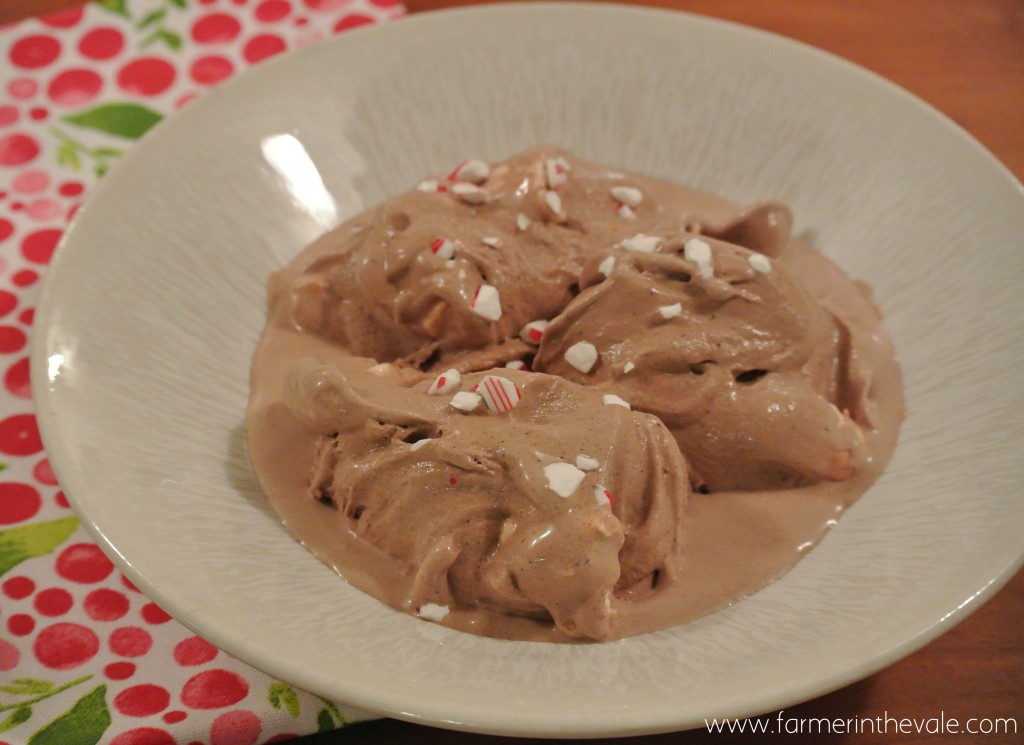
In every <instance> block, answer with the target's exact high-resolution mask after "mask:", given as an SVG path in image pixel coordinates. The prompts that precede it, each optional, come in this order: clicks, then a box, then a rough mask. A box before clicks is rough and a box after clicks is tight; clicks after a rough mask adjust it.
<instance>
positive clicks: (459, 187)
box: [452, 181, 490, 206]
mask: <svg viewBox="0 0 1024 745" xmlns="http://www.w3.org/2000/svg"><path fill="white" fill-rule="evenodd" d="M452 193H453V194H454V195H455V196H457V197H458V198H459V199H461V200H462V201H463V202H465V203H466V204H470V205H473V206H476V205H480V204H487V202H488V201H489V200H490V196H489V195H488V194H487V192H486V191H484V190H483V189H481V188H480V187H479V186H477V185H476V184H471V183H469V182H467V181H460V182H458V183H456V184H453V185H452Z"/></svg>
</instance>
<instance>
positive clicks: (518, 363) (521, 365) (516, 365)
mask: <svg viewBox="0 0 1024 745" xmlns="http://www.w3.org/2000/svg"><path fill="white" fill-rule="evenodd" d="M505 367H506V368H508V369H509V370H529V369H530V366H529V365H527V364H526V363H525V362H524V361H523V360H509V361H508V362H506V363H505Z"/></svg>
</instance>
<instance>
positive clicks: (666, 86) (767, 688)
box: [33, 4, 1024, 736]
mask: <svg viewBox="0 0 1024 745" xmlns="http://www.w3.org/2000/svg"><path fill="white" fill-rule="evenodd" d="M542 142H547V143H554V144H559V145H563V146H566V147H568V148H570V149H571V150H574V151H575V152H576V153H577V154H579V155H580V156H583V157H585V158H588V159H592V160H596V161H599V162H605V163H609V164H613V165H617V166H621V167H629V168H634V169H637V170H641V171H647V172H650V173H652V174H656V175H658V176H663V177H667V178H670V179H674V180H677V181H680V182H684V183H687V184H690V185H695V186H697V187H699V188H702V189H706V190H708V191H711V192H715V193H718V194H721V195H723V196H726V197H728V198H730V199H732V200H734V201H737V202H747V201H753V200H756V199H761V198H765V197H773V198H778V199H781V200H784V201H786V202H788V203H789V204H790V205H791V206H792V207H793V209H794V211H795V214H796V219H797V228H798V231H799V232H800V233H803V234H805V235H807V236H809V237H810V239H811V240H812V241H813V242H814V243H815V244H816V245H817V246H819V247H820V248H821V249H822V250H824V251H825V252H826V253H827V254H828V255H830V256H832V257H833V258H834V259H835V260H836V261H837V262H838V263H839V264H840V265H842V266H843V267H845V268H846V270H847V271H848V272H849V273H850V274H851V275H853V276H854V277H857V278H860V279H864V280H866V281H868V282H870V283H871V284H872V285H873V286H874V288H875V290H876V292H877V301H878V303H879V304H880V306H881V307H882V309H883V310H884V312H885V313H886V315H887V317H888V323H889V327H890V329H891V331H892V333H893V335H894V336H895V340H896V344H897V347H898V349H899V356H900V360H901V362H902V365H903V367H904V370H905V374H906V389H907V396H908V400H909V409H910V414H909V418H908V419H907V421H906V425H905V428H904V431H903V436H902V440H901V442H900V445H899V447H898V450H897V452H896V455H895V458H894V460H893V462H892V464H891V467H890V468H889V470H888V472H887V473H886V474H885V476H884V477H883V478H882V479H881V481H880V482H879V483H878V484H877V486H875V487H874V488H873V489H872V490H871V491H870V492H869V493H868V494H867V495H866V496H865V497H864V498H863V499H862V500H861V502H859V503H858V504H857V505H856V506H855V507H854V508H853V509H851V510H850V511H849V513H848V514H847V515H846V516H844V517H843V519H842V520H841V521H840V523H839V525H838V527H837V528H836V529H835V530H834V531H833V532H832V533H831V534H830V535H829V536H828V538H827V539H826V540H825V541H824V543H823V544H822V545H821V546H820V547H819V548H817V549H816V550H814V551H813V552H812V553H811V554H810V556H809V557H808V558H807V559H806V560H804V561H803V562H802V563H801V564H800V565H799V566H797V568H796V569H795V570H793V571H792V572H791V573H790V574H789V575H787V576H786V577H785V578H784V579H782V580H781V581H779V582H777V583H775V584H774V585H772V586H770V587H768V588H767V589H765V590H764V591H762V592H760V593H757V594H756V595H755V596H754V597H752V598H749V599H747V600H744V601H742V602H740V603H738V604H736V605H734V606H732V607H730V608H728V609H726V610H723V611H722V612H720V613H717V614H714V615H713V616H711V617H708V618H705V619H703V620H700V621H697V622H695V623H691V624H689V625H686V626H683V627H679V628H675V629H671V630H667V631H663V632H659V633H654V634H649V635H645V636H641V637H636V638H631V639H627V640H625V641H621V642H615V643H609V644H601V645H568V646H565V645H562V646H560V645H547V644H530V643H513V642H505V641H496V640H490V639H482V638H477V637H475V636H471V635H468V634H461V633H457V632H454V631H450V630H448V629H444V628H441V627H438V626H436V625H433V624H429V623H424V622H422V621H418V620H415V619H413V618H410V617H408V616H405V615H402V614H399V613H397V612H394V611H392V610H389V609H388V608H386V607H384V606H383V605H381V604H380V603H378V602H377V601H375V600H373V599H371V598H369V597H366V596H364V595H362V594H361V593H359V592H357V591H355V590H353V589H351V588H350V587H348V586H347V585H346V584H345V583H343V582H342V581H341V580H340V579H338V578H337V577H336V576H335V575H334V574H332V573H331V572H330V571H329V570H328V569H326V568H325V567H324V566H322V565H321V564H320V563H319V562H317V561H316V560H315V559H314V558H313V557H312V556H311V555H310V554H308V553H307V552H306V551H305V549H303V548H302V547H301V546H299V545H298V544H297V543H296V542H295V541H293V540H292V539H291V538H290V537H289V535H288V534H287V533H286V532H285V530H284V529H283V528H282V526H281V525H280V524H279V523H278V521H277V520H276V519H275V516H274V514H273V513H272V512H271V510H270V509H269V508H268V506H267V504H266V503H265V501H264V499H263V497H262V496H261V494H260V491H259V488H258V487H257V485H256V483H255V482H254V480H253V476H252V474H251V472H250V469H249V467H248V464H247V461H246V454H245V444H244V435H243V410H244V408H245V402H246V396H247V375H248V368H249V361H250V355H251V354H252V351H253V348H254V345H255V343H256V340H257V337H258V335H259V333H260V329H261V327H262V324H263V319H264V307H263V283H264V278H265V277H266V275H267V274H268V273H269V272H270V271H271V270H273V269H275V268H276V267H278V266H280V265H282V264H283V263H284V262H286V261H287V260H288V259H289V258H290V257H292V256H293V255H294V254H295V253H296V252H297V251H298V250H299V249H300V248H301V247H302V246H304V245H305V244H306V243H308V242H309V241H311V240H312V239H313V238H315V237H316V236H317V235H319V234H320V233H321V232H323V231H324V229H325V228H326V227H327V226H329V225H332V224H334V223H336V222H337V221H339V220H341V219H343V218H345V217H347V216H349V215H351V214H353V213H355V212H357V211H360V210H362V209H363V208H364V207H367V206H369V205H372V204H373V203H375V202H378V201H379V200H381V199H383V198H384V197H385V196H387V195H390V194H392V193H395V192H397V191H399V190H402V189H405V188H408V187H410V186H411V185H413V184H415V183H417V182H418V181H419V179H420V178H421V177H423V176H424V175H426V174H429V173H436V172H439V171H444V170H445V169H447V168H448V167H450V165H451V164H453V163H457V162H459V161H460V160H461V159H463V158H464V157H467V156H469V157H480V158H486V159H497V158H501V157H504V156H506V155H509V154H511V153H513V152H516V151H518V150H520V149H523V148H525V147H527V146H529V145H532V144H535V143H542ZM282 163H286V164H291V165H282ZM1021 236H1024V197H1022V193H1021V189H1020V186H1019V185H1018V184H1017V183H1016V182H1015V181H1014V180H1013V179H1012V177H1011V176H1010V175H1009V174H1008V172H1007V171H1006V170H1005V169H1004V168H1003V167H1002V166H1000V164H999V163H998V162H996V161H995V160H994V159H993V158H992V157H991V156H990V155H989V154H988V153H987V152H985V151H984V150H983V149H982V148H981V147H980V146H979V145H978V144H977V143H975V142H974V141H973V140H972V139H971V138H970V137H968V136H967V135H966V134H964V133H963V132H962V131H961V130H959V129H958V128H957V127H956V126H954V125H953V124H952V123H950V122H949V121H948V120H947V119H945V118H944V117H943V116H941V115H939V114H937V113H936V112H935V111H933V110H931V109H929V108H928V107H927V106H925V105H924V104H922V103H921V102H920V101H918V100H916V99H914V98H912V97H911V96H909V95H907V94H906V93H904V92H903V91H901V90H899V89H898V88H896V87H895V86H893V85H891V84H889V83H887V82H885V81H883V80H881V79H879V78H878V77H875V76H873V75H871V74H869V73H867V72H865V71H863V70H861V69H858V68H856V67H854V66H852V65H850V64H847V63H845V62H842V61H840V60H838V59H836V58H833V57H830V56H828V55H826V54H823V53H821V52H819V51H816V50H814V49H811V48H809V47H806V46H802V45H800V44H796V43H793V42H790V41H786V40H783V39H780V38H777V37H775V36H771V35H768V34H765V33H761V32H758V31H753V30H751V29H747V28H742V27H739V26H735V25H731V24H726V23H720V22H717V21H712V20H707V19H704V18H698V17H693V16H689V15H685V14H681V13H669V12H659V11H652V10H638V9H632V8H627V7H617V6H595V7H587V6H581V5H552V6H544V5H537V4H531V5H524V6H498V7H488V8H478V9H472V10H466V11H459V12H451V13H438V14H428V15H424V16H421V17H416V18H412V19H409V20H403V21H399V22H396V23H392V24H388V25H386V26H383V27H379V28H372V29H369V30H357V31H354V32H350V33H346V34H344V35H343V36H342V37H340V38H336V39H332V40H330V41H328V42H325V43H321V44H319V45H317V46H314V47H310V48H306V49H304V50H302V51H299V52H297V53H294V54H291V55H288V56H285V57H282V58H280V59H277V60H274V61H271V62H269V63H267V64H264V65H261V66H260V67H259V68H257V69H256V70H254V71H252V72H249V73H246V74H244V75H242V76H240V77H239V78H238V79H236V80H233V81H231V82H229V83H227V84H226V85H223V86H222V87H220V88H218V89H217V90H215V91H214V92H213V93H211V94H209V95H207V96H205V97H203V98H202V99H200V100H198V101H197V102H195V103H193V104H190V105H189V106H188V107H187V108H186V109H185V110H184V111H182V112H181V113H180V114H178V115H176V116H175V117H172V118H171V119H170V120H168V121H166V122H165V123H163V124H161V125H160V126H158V127H157V128H156V129H155V130H154V131H153V132H152V133H150V134H149V135H148V136H147V137H146V138H145V139H144V141H143V142H141V143H140V144H139V146H138V147H137V148H135V149H134V150H133V151H132V152H131V153H130V155H129V156H128V157H127V158H126V159H125V161H124V163H123V164H122V165H120V166H119V167H118V168H117V169H115V170H114V171H113V172H112V173H111V174H110V175H109V176H107V177H106V178H105V179H104V181H103V183H102V184H101V185H100V188H99V189H97V191H96V192H95V194H94V195H93V198H92V199H91V200H90V201H89V202H88V204H87V205H86V207H85V208H84V209H82V210H81V212H80V213H79V215H78V217H77V218H76V220H75V223H74V226H73V228H72V229H71V231H70V233H69V234H68V235H67V237H66V238H65V240H64V242H63V244H62V245H61V247H60V249H59V251H58V253H57V256H56V260H55V262H54V264H53V266H52V267H51V268H50V276H49V281H48V283H47V287H46V290H45V295H44V300H43V303H42V306H41V307H40V309H39V313H38V314H37V321H36V325H37V332H36V338H35V346H34V350H33V370H34V377H33V385H34V390H35V395H36V397H37V401H38V404H39V420H40V425H41V429H42V432H43V436H44V439H45V442H46V446H47V450H48V452H49V455H50V458H51V459H52V462H53V464H54V467H55V470H56V471H57V473H58V476H59V478H60V481H61V483H62V484H63V486H64V488H65V489H66V491H67V493H68V495H69V497H70V499H71V500H72V501H73V503H74V506H75V509H76V510H77V511H78V513H79V515H80V516H81V517H82V519H83V521H84V522H85V524H87V525H88V526H89V528H90V529H91V530H92V532H93V534H94V535H95V537H96V539H97V540H98V541H99V543H100V545H101V546H102V547H103V548H104V549H105V550H106V551H107V552H108V553H109V554H110V555H111V557H112V558H113V559H114V560H115V561H116V562H117V564H118V565H119V566H120V567H121V568H122V570H123V571H125V572H126V573H127V575H128V576H129V577H130V578H131V579H132V580H133V581H135V582H136V583H137V584H138V585H139V586H140V587H141V588H143V589H144V590H145V591H146V592H147V593H148V594H150V595H151V596H152V597H153V598H154V599H155V600H156V601H157V602H158V603H160V604H161V605H162V606H163V607H164V608H166V609H167V610H168V611H170V612H171V613H172V614H173V615H174V616H175V617H176V618H177V619H179V620H181V621H182V622H184V623H186V624H188V625H189V626H191V627H192V628H194V629H195V630H196V631H197V632H199V633H200V634H202V635H203V636H205V637H206V638H208V639H210V640H211V641H212V642H214V643H215V644H217V645H218V646H220V647H222V648H223V649H225V650H226V651H228V652H230V653H231V654H233V655H235V656H237V657H239V658H241V659H243V660H245V661H247V662H249V663H251V664H252V665H254V666H256V667H258V668H260V669H263V670H265V671H267V672H269V673H271V674H272V675H275V676H278V677H280V678H283V679H285V680H287V681H290V682H292V683H294V684H297V685H299V686H301V687H304V688H307V689H309V690H311V691H314V692H316V693H319V694H322V695H324V696H328V697H332V698H336V699H340V700H343V701H345V702H347V703H350V704H353V705H355V706H359V707H363V708H366V709H369V710H372V711H376V712H380V713H383V714H388V715H392V716H396V717H400V718H403V719H409V720H416V721H421V722H426V723H432V724H437V725H440V726H444V727H452V728H459V729H467V730H476V731H485V732H492V733H504V734H528V735H548V736H569V735H577V736H587V735H599V734H633V733H645V732H658V731H666V730H673V729H682V728H687V727H699V726H703V723H704V719H705V717H724V716H741V715H749V714H756V713H759V712H764V711H769V710H772V709H774V708H778V707H782V706H787V705H790V704H792V703H794V702H796V701H799V700H802V699H806V698H809V697H813V696H815V695H818V694H821V693H824V692H826V691H828V690H831V689H834V688H837V687H839V686H842V685H844V684H846V683H849V682H851V681H854V680H856V679H858V678H860V677H863V676H865V675H867V674H869V673H871V672H873V671H875V670H878V669H879V668H881V667H883V666H885V665H887V664H889V663H891V662H893V661H894V660H896V659H897V658H899V657H901V656H903V655H906V654H908V653H909V652H911V651H913V650H915V649H916V648H918V647H920V646H921V645H923V644H924V643H926V642H927V641H929V640H930V639H932V638H934V637H935V636H937V635H938V634H940V633H942V632H943V631H946V630H947V629H949V628H950V627H951V626H952V625H953V624H954V623H955V622H957V621H958V620H960V619H962V618H963V617H964V616H965V615H966V614H967V613H969V612H971V611H972V610H973V609H974V608H976V607H977V606H978V605H979V604H980V603H981V602H983V601H984V600H985V599H986V598H987V597H989V596H990V595H991V594H992V593H993V592H994V591H995V590H996V589H997V588H998V587H999V586H1000V585H1001V584H1002V583H1003V582H1004V581H1005V580H1006V579H1007V578H1008V577H1009V576H1010V575H1011V574H1012V573H1013V572H1014V571H1015V570H1016V569H1017V568H1018V567H1019V566H1020V564H1021V556H1022V536H1024V500H1022V499H1021V498H1020V494H1021V491H1022V488H1024V483H1022V477H1021V468H1020V463H1021V455H1022V448H1021V441H1022V438H1024V432H1022V418H1021V415H1020V412H1021V410H1022V409H1024V386H1021V384H1020V377H1019V375H1020V371H1021V367H1022V364H1024V353H1022V349H1024V347H1022V334H1021V319H1022V318H1024V302H1022V299H1024V292H1022V290H1021V288H1020V287H1019V286H1018V285H1019V284H1020V283H1021V282H1022V281H1024V246H1022V239H1021Z"/></svg>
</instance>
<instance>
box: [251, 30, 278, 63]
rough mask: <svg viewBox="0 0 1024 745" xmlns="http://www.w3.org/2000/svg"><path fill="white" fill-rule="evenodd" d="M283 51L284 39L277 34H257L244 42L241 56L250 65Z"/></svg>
mask: <svg viewBox="0 0 1024 745" xmlns="http://www.w3.org/2000/svg"><path fill="white" fill-rule="evenodd" d="M284 50H285V43H284V39H282V38H281V37H280V36H278V35H277V34H258V35H257V36H254V37H252V38H251V39H249V41H247V42H246V44H245V47H244V48H243V49H242V56H243V57H245V59H246V61H247V62H249V63H250V64H255V63H256V62H259V61H260V60H263V59H266V58H267V57H271V56H273V55H275V54H278V53H280V52H283V51H284Z"/></svg>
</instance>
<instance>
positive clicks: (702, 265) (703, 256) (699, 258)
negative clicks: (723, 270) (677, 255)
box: [683, 238, 714, 279]
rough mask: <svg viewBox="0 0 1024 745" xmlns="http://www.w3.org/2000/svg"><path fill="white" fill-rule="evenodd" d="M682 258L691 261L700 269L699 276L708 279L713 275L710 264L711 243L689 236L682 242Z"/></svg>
mask: <svg viewBox="0 0 1024 745" xmlns="http://www.w3.org/2000/svg"><path fill="white" fill-rule="evenodd" d="M683 258H684V259H686V260H687V261H692V262H693V263H694V264H696V265H697V269H699V270H700V276H701V277H703V278H704V279H710V278H711V277H713V276H714V269H713V267H712V265H711V245H710V244H709V243H708V242H707V241H702V240H701V239H700V238H691V239H690V240H688V241H687V242H686V243H684V244H683Z"/></svg>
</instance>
